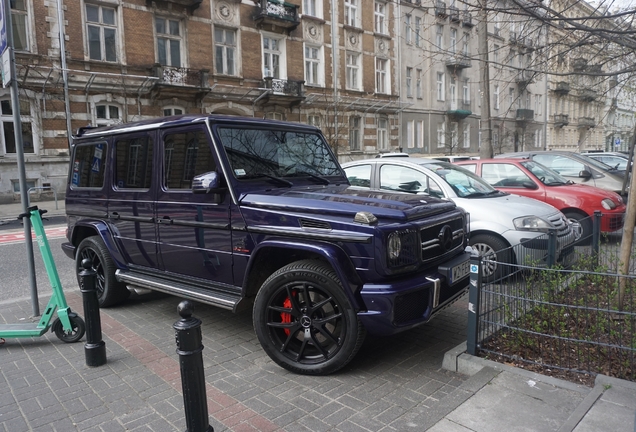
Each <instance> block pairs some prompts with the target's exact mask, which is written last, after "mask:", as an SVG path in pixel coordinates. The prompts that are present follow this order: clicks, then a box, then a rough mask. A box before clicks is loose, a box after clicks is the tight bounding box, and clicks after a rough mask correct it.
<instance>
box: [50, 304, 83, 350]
mask: <svg viewBox="0 0 636 432" xmlns="http://www.w3.org/2000/svg"><path fill="white" fill-rule="evenodd" d="M68 319H69V320H70V321H71V331H70V332H69V333H67V332H65V331H64V327H63V326H62V321H60V319H59V318H56V319H55V321H53V325H52V326H51V330H53V333H55V336H57V338H58V339H59V340H61V341H62V342H65V343H73V342H77V341H79V340H80V339H81V338H82V337H83V336H84V333H86V324H85V323H84V320H83V319H82V318H80V317H79V316H78V315H77V314H76V313H72V312H71V313H69V314H68Z"/></svg>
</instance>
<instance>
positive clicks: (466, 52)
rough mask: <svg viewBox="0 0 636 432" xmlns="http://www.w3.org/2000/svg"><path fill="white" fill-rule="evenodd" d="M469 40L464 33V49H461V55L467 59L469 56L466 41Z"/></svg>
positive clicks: (467, 35)
mask: <svg viewBox="0 0 636 432" xmlns="http://www.w3.org/2000/svg"><path fill="white" fill-rule="evenodd" d="M469 40H470V35H469V34H468V33H464V40H463V43H464V47H463V48H462V54H463V55H465V56H466V57H468V55H469V54H470V46H469V45H468V41H469Z"/></svg>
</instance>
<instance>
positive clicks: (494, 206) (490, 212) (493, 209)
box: [453, 194, 559, 229]
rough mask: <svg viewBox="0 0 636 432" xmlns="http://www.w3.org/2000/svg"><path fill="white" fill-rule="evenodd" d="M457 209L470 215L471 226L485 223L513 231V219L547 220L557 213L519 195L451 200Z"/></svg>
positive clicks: (552, 208) (548, 207) (551, 207)
mask: <svg viewBox="0 0 636 432" xmlns="http://www.w3.org/2000/svg"><path fill="white" fill-rule="evenodd" d="M453 201H454V202H455V204H457V206H458V207H462V208H463V209H464V210H466V211H467V212H468V213H470V223H471V225H473V224H475V223H478V222H482V221H487V222H496V223H499V224H501V225H502V226H506V227H509V228H512V229H514V224H513V223H512V221H513V219H516V218H518V217H523V216H539V217H541V218H543V219H548V216H552V215H554V214H555V213H557V212H558V211H559V210H557V209H556V208H555V207H553V206H551V205H550V204H546V203H544V202H541V201H538V200H536V199H533V198H527V197H522V196H519V195H512V194H509V195H503V196H495V197H483V198H453Z"/></svg>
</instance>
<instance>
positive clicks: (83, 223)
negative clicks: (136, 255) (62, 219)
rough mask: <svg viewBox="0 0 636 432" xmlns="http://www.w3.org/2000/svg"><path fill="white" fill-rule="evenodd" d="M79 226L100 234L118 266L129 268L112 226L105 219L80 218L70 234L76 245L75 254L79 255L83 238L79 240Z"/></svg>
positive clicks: (72, 241)
mask: <svg viewBox="0 0 636 432" xmlns="http://www.w3.org/2000/svg"><path fill="white" fill-rule="evenodd" d="M78 228H83V229H88V230H91V231H93V232H94V233H95V235H98V236H99V237H100V238H101V239H102V241H103V242H104V244H105V245H106V247H107V248H108V250H109V251H110V256H111V258H112V259H113V261H114V263H115V265H116V266H117V268H119V269H127V268H128V266H127V265H126V260H125V259H124V257H123V255H122V254H121V251H120V250H119V248H118V247H117V243H116V242H115V238H114V236H113V233H112V232H111V229H110V227H109V226H108V224H106V223H105V222H104V221H100V220H93V219H91V220H80V221H78V222H77V223H76V224H75V225H74V226H73V232H72V233H71V235H70V240H71V243H72V244H74V245H75V247H76V249H75V252H76V254H75V255H77V247H79V244H80V243H81V240H79V238H78V234H77V233H78ZM86 237H88V236H85V237H84V238H86ZM82 240H83V239H82Z"/></svg>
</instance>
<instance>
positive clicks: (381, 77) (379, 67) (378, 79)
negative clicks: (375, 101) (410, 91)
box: [375, 58, 389, 94]
mask: <svg viewBox="0 0 636 432" xmlns="http://www.w3.org/2000/svg"><path fill="white" fill-rule="evenodd" d="M388 65H389V61H388V60H386V59H381V58H376V59H375V91H376V93H383V94H388V93H389V86H388V78H389V76H388V70H389V68H388Z"/></svg>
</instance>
